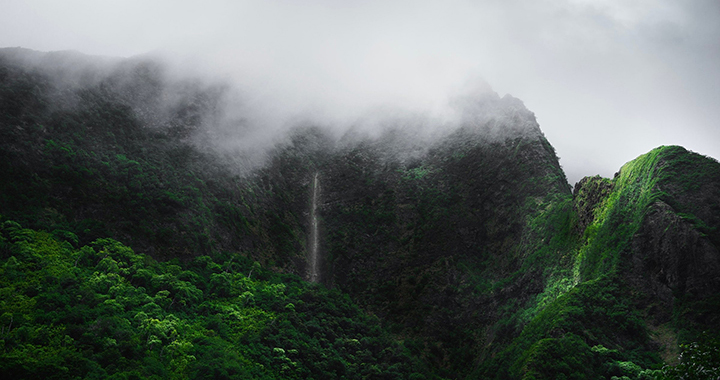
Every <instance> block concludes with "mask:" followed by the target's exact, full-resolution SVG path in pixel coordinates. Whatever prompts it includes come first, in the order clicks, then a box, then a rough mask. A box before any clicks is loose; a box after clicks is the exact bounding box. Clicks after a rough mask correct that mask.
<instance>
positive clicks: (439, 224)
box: [0, 49, 720, 378]
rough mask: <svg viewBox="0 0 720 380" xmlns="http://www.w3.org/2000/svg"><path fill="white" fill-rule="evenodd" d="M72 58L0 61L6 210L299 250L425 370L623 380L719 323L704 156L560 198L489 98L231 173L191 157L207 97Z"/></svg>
mask: <svg viewBox="0 0 720 380" xmlns="http://www.w3.org/2000/svg"><path fill="white" fill-rule="evenodd" d="M61 56H62V55H61ZM18 57H20V58H18ZM23 57H24V58H23ZM28 57H30V58H28ZM43 57H44V58H43ZM87 60H90V58H87V57H82V56H80V57H78V56H76V55H72V54H70V55H69V56H65V58H64V61H68V62H71V63H72V62H75V63H73V64H72V65H69V66H71V67H70V68H68V67H64V68H60V69H57V68H56V69H53V70H50V69H48V65H50V63H48V62H50V61H49V60H48V57H47V56H44V55H42V54H40V53H36V52H27V51H17V50H12V49H11V50H9V51H4V52H3V54H0V63H1V64H2V65H1V67H0V110H1V111H2V113H1V114H0V127H1V129H0V139H2V146H1V149H0V174H1V175H2V177H3V178H5V179H6V180H5V181H4V182H3V183H2V184H0V190H1V192H0V213H1V214H2V216H3V217H5V218H7V219H12V220H17V221H20V222H21V223H22V224H24V225H26V226H28V227H32V228H36V229H41V230H48V231H59V232H58V234H62V233H65V232H70V233H72V236H77V238H76V240H77V242H76V243H79V244H81V245H83V244H89V243H90V242H92V241H93V240H95V239H97V238H98V237H105V236H113V237H116V238H117V239H120V240H123V241H124V242H125V243H127V244H129V245H131V246H132V247H133V248H135V249H136V250H138V251H142V252H146V253H149V254H151V255H153V256H155V257H156V258H160V259H173V258H174V259H180V260H181V261H183V262H189V261H191V260H193V259H194V258H195V257H197V256H201V255H211V256H218V255H226V254H228V252H231V253H232V254H234V255H237V256H238V257H242V258H243V259H242V260H245V261H249V262H252V261H257V262H258V265H261V266H263V267H265V268H268V269H271V270H272V271H274V272H277V273H289V274H295V275H298V276H301V277H304V278H306V279H307V278H308V277H307V274H308V273H309V271H308V261H309V259H308V258H309V257H310V255H309V251H310V250H311V247H313V248H312V249H313V250H314V251H315V253H317V259H318V265H317V268H318V273H317V278H319V279H320V282H321V283H322V284H323V285H324V286H326V287H329V288H333V289H334V290H335V291H337V292H339V293H338V294H341V295H342V297H344V296H349V297H350V299H351V300H352V302H354V303H355V304H357V305H359V306H360V307H361V308H362V309H363V310H364V312H365V313H368V314H372V315H374V316H377V317H378V318H379V319H378V323H379V324H381V326H382V328H383V329H384V331H386V332H387V333H389V334H391V336H392V337H393V339H394V340H395V341H396V342H398V344H402V345H403V350H405V352H407V353H409V354H410V356H412V357H413V358H418V359H419V360H420V361H421V362H422V363H424V365H425V366H426V368H425V369H424V371H425V372H424V374H425V375H427V376H428V377H432V376H442V377H447V378H463V377H487V378H522V377H527V378H557V377H558V376H560V374H563V375H566V376H580V375H578V374H582V376H584V377H598V376H603V377H611V376H634V377H638V376H640V373H641V372H642V371H646V370H650V369H652V368H654V367H656V366H658V365H659V364H660V363H661V361H660V358H659V357H658V353H663V352H666V351H667V350H668V347H663V346H661V343H662V342H661V339H660V338H658V337H657V336H655V335H653V333H652V332H653V331H660V330H662V331H670V335H672V336H673V337H674V339H679V340H680V341H692V340H693V339H698V337H699V336H700V335H699V332H701V331H703V330H708V329H710V330H711V333H712V332H715V331H714V330H712V329H713V328H714V327H713V326H720V323H719V322H720V320H719V319H718V311H717V310H720V308H718V307H717V306H718V305H720V300H719V299H718V295H717V294H720V293H719V292H718V290H720V257H719V256H720V254H719V253H718V247H720V232H718V231H719V230H718V228H719V226H720V165H719V164H718V163H717V162H716V161H714V160H712V159H709V158H706V157H702V156H700V155H697V154H694V153H691V152H687V151H685V150H684V149H683V148H680V147H661V148H658V149H656V150H653V151H652V152H650V153H648V154H646V155H643V156H641V157H639V158H638V159H636V160H634V161H632V162H630V163H628V164H626V165H625V166H624V167H623V168H622V169H621V170H620V172H619V173H618V174H617V175H616V176H615V178H613V179H604V178H600V177H588V178H585V179H583V180H582V181H580V182H579V183H578V184H577V185H576V186H575V189H574V191H573V192H572V193H571V191H570V187H569V186H568V184H567V180H566V178H565V175H564V173H563V172H562V169H561V168H560V165H559V163H558V159H557V156H556V154H555V152H554V150H553V148H552V146H551V145H550V143H549V142H548V141H547V140H546V139H545V137H544V136H543V134H542V132H541V130H540V128H539V126H538V124H537V122H536V121H535V118H534V115H533V114H532V113H531V112H530V111H528V110H527V109H526V108H525V107H524V105H523V104H522V102H520V101H519V100H517V99H514V98H512V97H509V96H506V97H504V98H500V97H498V96H497V95H496V94H492V93H490V94H484V95H483V96H479V97H475V98H463V99H460V100H458V107H459V108H458V109H459V113H460V117H459V118H458V121H457V123H456V124H455V125H452V126H445V128H444V129H443V130H442V133H438V135H437V136H434V137H432V138H430V137H428V136H422V135H418V134H417V133H415V131H414V130H413V128H405V129H403V128H399V127H398V128H388V129H387V130H385V131H384V132H382V133H380V134H379V135H377V136H375V137H367V136H363V135H362V133H359V132H358V133H355V132H348V133H347V134H346V135H345V136H343V137H341V138H336V137H334V135H333V134H331V133H328V132H327V131H325V130H323V129H322V128H314V127H310V128H297V129H295V130H293V131H291V133H290V136H289V137H288V138H287V140H284V142H283V143H280V144H278V145H276V146H275V147H273V148H272V149H271V150H269V152H268V153H267V159H266V160H265V162H264V165H262V166H258V167H255V168H254V169H253V170H252V171H249V172H243V173H238V172H237V170H234V168H233V167H232V163H234V162H237V161H240V160H242V159H243V157H240V156H234V155H233V153H232V152H230V153H229V152H228V151H222V153H218V152H217V151H212V150H206V149H205V148H206V147H207V145H208V144H210V142H211V138H210V137H208V136H212V135H213V134H214V133H218V130H216V129H213V128H214V127H213V125H212V121H213V115H214V112H217V107H219V104H220V103H222V101H223V97H222V96H223V93H222V89H221V88H218V87H212V86H210V87H208V86H200V85H198V84H197V83H194V82H191V81H188V82H183V83H179V84H178V83H173V82H172V81H170V80H169V79H167V77H165V76H164V75H163V69H162V66H161V65H158V64H156V63H153V62H145V61H138V62H128V61H112V62H105V63H103V64H99V66H98V65H88V66H87V67H85V66H83V65H79V66H78V64H77V62H86V61H87ZM95 63H97V62H95ZM78 67H79V68H78ZM83 73H84V74H83ZM68 78H70V79H68ZM58 94H60V95H62V96H60V97H58ZM169 94H173V96H174V98H173V100H172V101H171V102H170V103H167V97H168V95H169ZM201 147H202V149H201ZM318 189H319V191H318ZM313 211H314V212H315V215H311V212H313ZM313 216H314V217H313ZM314 223H316V224H314ZM315 226H316V227H317V231H315ZM63 231H65V232H63ZM314 231H315V232H314ZM3 259H5V258H3ZM230 262H232V260H230ZM338 297H341V296H338ZM343 302H344V301H343ZM324 318H330V319H332V318H340V316H337V315H336V316H329V315H328V316H325V317H324ZM333 320H334V319H333ZM344 323H346V321H345V322H343V324H344ZM683 329H684V330H683ZM677 331H680V332H681V333H676V332H677ZM338 344H339V343H338ZM375 354H379V353H375ZM357 355H360V354H357ZM393 358H394V359H393V360H395V359H397V358H395V357H393ZM343 360H344V359H343ZM623 363H624V364H623ZM627 363H631V364H632V366H631V365H630V364H627Z"/></svg>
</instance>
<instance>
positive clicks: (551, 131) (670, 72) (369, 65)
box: [0, 0, 720, 183]
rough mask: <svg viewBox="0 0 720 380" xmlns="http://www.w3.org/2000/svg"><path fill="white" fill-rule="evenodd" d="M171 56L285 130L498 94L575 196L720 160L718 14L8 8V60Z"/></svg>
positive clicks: (604, 4)
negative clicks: (470, 85) (624, 179)
mask: <svg viewBox="0 0 720 380" xmlns="http://www.w3.org/2000/svg"><path fill="white" fill-rule="evenodd" d="M11 46H22V47H26V48H30V49H35V50H41V51H52V50H66V49H70V50H77V51H80V52H83V53H88V54H97V55H110V56H133V55H139V54H144V53H147V52H151V51H163V52H165V53H170V54H172V56H173V57H176V59H177V60H178V61H179V62H181V63H182V64H183V67H185V68H191V69H195V70H199V71H204V70H212V71H213V72H214V73H215V74H218V75H229V76H231V77H232V78H234V79H235V80H236V81H237V82H238V84H240V85H241V86H243V88H246V89H248V92H249V93H252V94H253V96H254V99H255V102H254V103H252V102H251V105H252V104H255V105H257V106H258V107H264V108H266V111H268V112H269V113H272V114H276V115H284V114H291V113H294V112H304V111H308V110H309V111H311V112H314V113H319V114H322V115H324V117H327V118H328V119H327V120H351V119H353V118H357V117H361V115H363V113H366V112H368V110H369V109H374V107H378V106H381V105H384V106H389V107H397V108H402V109H406V110H423V111H427V112H430V113H433V114H442V112H443V111H444V109H445V106H446V101H447V99H448V96H452V95H453V94H454V93H456V92H457V91H459V90H460V89H462V88H463V86H464V85H465V84H466V83H467V82H468V81H475V80H477V79H478V78H483V79H484V80H486V81H487V82H488V83H489V84H490V85H491V86H492V87H493V89H494V90H495V91H496V92H498V93H499V94H500V95H501V96H502V95H504V94H505V93H509V94H511V95H513V96H515V97H517V98H520V99H521V100H523V101H524V102H525V104H526V106H527V107H528V108H529V109H530V110H531V111H533V112H534V113H535V114H536V116H537V119H538V121H539V123H540V126H541V128H542V129H543V131H544V132H545V134H546V136H547V137H548V139H549V140H550V142H551V143H552V144H553V145H554V146H555V148H556V149H557V151H558V154H559V155H560V157H561V164H562V165H563V167H564V168H565V170H566V172H567V174H568V177H569V180H570V182H571V183H574V182H575V181H577V180H579V179H580V178H581V177H582V176H585V175H594V174H601V175H603V176H606V177H610V176H612V175H613V173H614V172H615V171H617V170H618V169H619V168H620V166H621V165H622V164H623V163H625V162H627V161H629V160H631V159H633V158H635V157H637V156H638V155H640V154H643V153H645V152H647V151H648V150H650V149H652V148H654V147H656V146H658V145H663V144H678V145H683V146H685V147H686V148H688V149H690V150H693V151H696V152H699V153H702V154H705V155H710V156H713V157H715V158H720V0H682V1H675V0H655V1H651V0H602V1H598V0H593V1H591V0H556V1H550V0H535V1H531V0H528V1H519V0H476V1H448V0H446V1H437V2H429V1H428V2H423V1H351V0H335V1H331V0H326V1H312V0H305V1H290V0H284V1H283V0H275V1H272V0H266V1H230V0H228V1H221V0H205V1H181V0H174V1H166V0H162V1H160V0H158V1H153V0H142V1H135V0H125V1H119V0H87V1H81V0H64V1H56V0H44V1H41V0H0V47H11Z"/></svg>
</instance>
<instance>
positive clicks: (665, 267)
mask: <svg viewBox="0 0 720 380" xmlns="http://www.w3.org/2000/svg"><path fill="white" fill-rule="evenodd" d="M630 262H631V264H632V269H631V270H630V271H629V274H628V278H629V280H630V281H631V283H632V284H633V285H634V287H635V288H636V289H639V290H641V291H642V292H643V293H645V297H646V298H647V300H648V301H650V300H651V299H653V298H654V299H656V300H657V301H656V302H658V301H659V303H657V305H656V310H655V311H656V312H657V314H656V318H657V319H660V320H659V322H661V321H662V320H663V319H666V318H669V317H670V315H669V311H670V310H671V309H672V305H673V302H674V300H675V299H676V298H677V297H681V296H684V295H690V296H693V297H700V298H702V297H707V296H711V295H713V294H715V293H716V292H717V289H719V288H720V252H718V249H717V248H716V247H715V246H714V245H713V244H712V243H711V242H710V240H709V239H708V238H707V237H706V236H704V235H703V234H702V233H701V232H699V231H698V230H697V229H696V228H695V226H694V225H693V224H692V223H691V222H690V221H688V220H686V219H684V218H683V217H681V216H679V215H678V214H677V213H676V212H675V211H674V210H673V208H672V207H670V205H668V204H667V203H665V202H662V201H657V202H655V203H654V204H653V205H652V206H651V207H650V210H649V211H648V214H647V216H646V218H645V220H644V222H643V224H642V225H641V227H640V229H639V230H638V232H637V234H636V235H635V236H634V238H633V241H632V254H631V259H630ZM653 314H655V313H653Z"/></svg>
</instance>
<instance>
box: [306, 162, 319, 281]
mask: <svg viewBox="0 0 720 380" xmlns="http://www.w3.org/2000/svg"><path fill="white" fill-rule="evenodd" d="M319 193H320V187H319V184H318V173H317V172H315V176H313V183H312V198H311V201H310V242H309V245H310V247H309V249H308V251H309V254H310V257H309V258H308V259H309V267H310V268H309V271H308V272H309V280H310V282H318V281H319V279H320V268H319V265H318V245H319V244H318V218H317V202H318V195H319Z"/></svg>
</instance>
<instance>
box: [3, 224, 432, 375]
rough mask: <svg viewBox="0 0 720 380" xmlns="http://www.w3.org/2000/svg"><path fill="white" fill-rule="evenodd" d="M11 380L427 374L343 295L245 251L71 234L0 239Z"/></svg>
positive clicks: (17, 234) (14, 230) (13, 229)
mask: <svg viewBox="0 0 720 380" xmlns="http://www.w3.org/2000/svg"><path fill="white" fill-rule="evenodd" d="M0 245H1V246H0V249H1V251H2V253H1V254H2V258H1V259H0V260H1V262H0V312H1V313H2V314H1V315H0V321H1V322H0V323H1V324H2V326H1V327H2V340H0V342H2V350H1V351H0V373H2V374H3V375H4V376H6V377H7V376H9V377H11V378H16V379H21V378H31V377H40V378H47V379H50V378H97V379H105V378H117V379H124V378H208V379H224V378H258V379H310V378H315V379H325V378H338V379H340V378H346V379H360V378H388V379H401V378H424V376H421V375H420V374H415V375H412V374H411V373H412V372H413V371H414V370H413V368H417V367H418V365H417V363H413V361H412V360H411V359H410V358H409V357H408V355H407V354H406V352H405V349H404V347H403V346H402V345H401V344H399V343H397V342H395V341H393V340H392V339H390V338H389V337H388V336H387V334H385V333H383V330H382V328H381V326H380V322H379V320H378V319H377V318H375V317H372V316H369V315H367V314H365V313H363V312H361V311H360V310H359V309H358V308H357V306H355V305H354V304H353V303H352V302H351V301H350V299H349V298H348V297H347V296H343V295H342V294H340V293H338V292H336V291H330V290H327V289H326V288H325V287H322V286H313V285H310V284H308V283H306V282H304V281H301V279H299V278H297V277H296V276H292V275H278V274H275V273H272V272H269V271H266V270H264V269H262V268H261V267H260V266H259V265H257V263H256V264H254V265H253V264H252V263H250V262H249V261H247V260H246V259H245V258H243V257H241V256H238V255H227V256H225V257H224V258H220V257H218V258H216V259H215V260H213V259H212V258H210V257H208V256H198V257H196V258H195V259H193V260H192V261H190V262H187V263H181V262H178V261H176V260H175V261H167V262H158V261H155V260H153V259H152V258H150V257H149V256H146V255H143V254H137V253H135V252H133V250H132V249H130V248H128V247H127V246H125V245H123V244H121V243H119V242H117V241H115V240H112V239H98V240H96V241H94V242H92V243H91V244H88V245H84V246H79V245H78V244H77V238H76V237H75V236H74V235H73V234H72V233H71V232H68V231H62V230H55V231H53V232H52V233H49V232H43V231H35V230H30V229H24V228H22V227H21V226H20V225H19V224H17V223H16V222H13V221H7V220H6V221H4V222H3V223H2V230H1V231H0Z"/></svg>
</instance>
